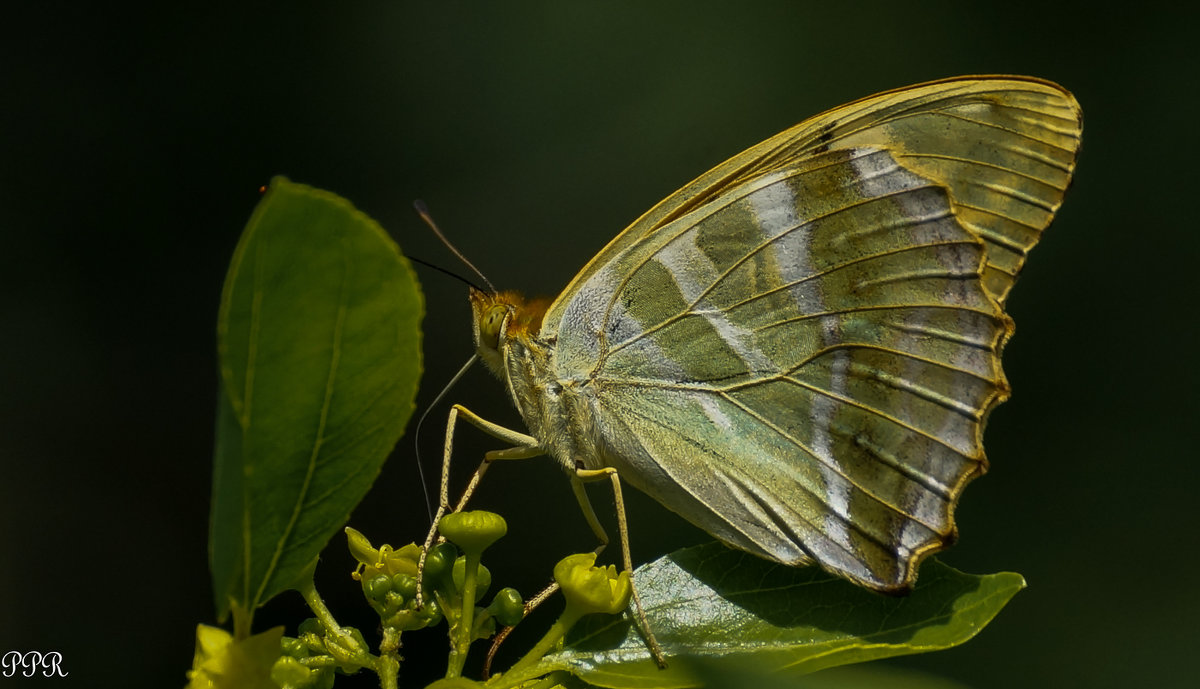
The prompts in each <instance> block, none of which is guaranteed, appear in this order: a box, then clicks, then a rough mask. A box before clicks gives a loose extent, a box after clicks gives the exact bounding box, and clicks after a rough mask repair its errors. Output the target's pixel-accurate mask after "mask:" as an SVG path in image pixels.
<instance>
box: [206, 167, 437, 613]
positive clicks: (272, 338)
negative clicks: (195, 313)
mask: <svg viewBox="0 0 1200 689" xmlns="http://www.w3.org/2000/svg"><path fill="white" fill-rule="evenodd" d="M422 313H423V303H422V297H421V293H420V289H419V287H418V285H417V281H416V277H415V276H414V274H413V271H412V268H411V267H410V266H409V263H408V261H407V259H405V258H404V257H403V256H402V255H401V254H400V250H399V247H397V246H396V244H395V242H393V241H392V240H391V239H390V238H389V237H388V236H387V234H385V233H384V231H383V230H382V229H381V228H380V227H379V225H378V224H376V223H375V222H374V221H373V220H371V219H370V218H368V217H367V216H366V215H364V214H363V213H361V212H359V211H358V210H356V209H355V208H354V207H353V206H351V205H350V203H349V202H347V201H346V200H344V199H342V198H339V197H337V196H335V195H333V194H331V193H329V192H325V191H320V190H317V189H312V188H310V187H306V186H303V185H300V184H293V183H291V182H289V181H288V180H286V179H283V178H276V179H274V180H272V182H271V187H270V190H269V191H267V193H266V195H265V196H264V197H263V199H262V201H261V202H260V203H259V204H258V207H257V208H256V209H255V211H254V213H253V215H252V216H251V217H250V221H249V222H248V223H247V224H246V229H245V231H244V232H243V233H242V237H241V240H240V241H239V242H238V246H237V249H236V251H235V252H234V256H233V260H232V261H231V263H230V265H229V274H228V275H227V276H226V278H225V287H224V291H223V293H222V297H221V309H220V314H219V317H218V323H217V347H218V352H219V355H220V367H221V392H220V395H219V398H218V405H217V442H216V452H215V457H214V469H213V500H212V522H211V531H210V534H209V556H210V562H211V565H212V575H213V589H214V594H215V598H216V606H217V615H218V618H220V619H222V620H223V619H224V618H225V616H226V615H227V613H228V611H229V607H230V603H231V601H232V602H235V603H237V604H239V605H240V606H242V607H243V608H245V609H246V610H249V611H253V610H254V609H255V608H256V607H257V606H259V605H261V604H262V603H264V602H265V601H267V600H268V599H270V598H271V597H272V596H275V595H276V594H278V593H280V592H281V591H284V590H286V589H288V588H294V587H295V586H297V585H299V583H300V582H298V581H297V579H298V577H301V576H302V575H303V573H304V571H305V568H306V567H307V566H309V565H310V564H312V563H313V562H314V560H315V559H316V557H317V555H318V553H319V552H320V551H321V550H322V549H323V548H324V547H325V544H326V543H327V542H328V541H329V538H330V537H331V536H332V535H333V534H334V533H335V532H336V531H337V530H338V529H339V528H340V527H341V526H342V525H343V524H344V523H345V522H346V519H347V518H348V517H349V515H350V512H351V510H353V509H354V507H355V505H357V504H358V502H359V500H361V499H362V497H363V495H364V494H366V492H367V490H368V489H369V488H370V487H371V484H372V483H373V482H374V480H375V477H376V476H378V474H379V470H380V468H381V467H382V466H383V462H384V460H385V459H386V458H387V455H388V453H389V452H390V451H391V449H392V447H393V446H394V445H395V444H396V441H397V440H398V439H399V438H400V435H401V433H403V431H404V426H405V424H406V423H407V422H408V418H409V416H411V414H412V410H413V399H414V396H415V394H416V389H417V381H418V379H419V378H420V374H421V347H420V344H421V342H420V330H419V326H420V320H421V316H422Z"/></svg>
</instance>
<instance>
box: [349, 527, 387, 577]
mask: <svg viewBox="0 0 1200 689" xmlns="http://www.w3.org/2000/svg"><path fill="white" fill-rule="evenodd" d="M346 541H347V543H348V544H349V546H350V554H351V555H353V556H354V559H355V560H358V562H359V563H361V564H364V565H366V566H368V567H370V566H372V565H374V564H376V563H377V562H379V549H378V548H376V547H375V546H373V545H371V542H370V541H368V540H367V537H366V536H364V535H362V534H361V533H360V532H358V531H357V530H355V529H352V528H350V527H348V526H347V527H346Z"/></svg>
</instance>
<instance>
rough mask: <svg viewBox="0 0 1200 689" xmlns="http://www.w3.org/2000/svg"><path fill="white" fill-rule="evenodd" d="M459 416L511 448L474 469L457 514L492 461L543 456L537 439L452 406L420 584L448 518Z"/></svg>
mask: <svg viewBox="0 0 1200 689" xmlns="http://www.w3.org/2000/svg"><path fill="white" fill-rule="evenodd" d="M460 417H461V418H462V420H464V421H466V422H468V423H470V424H471V425H472V426H475V427H476V428H478V429H479V430H481V431H483V432H484V433H487V434H488V435H490V436H492V437H493V438H496V439H498V440H502V441H504V442H506V443H509V444H510V445H512V447H509V448H507V449H504V450H493V451H491V452H488V453H487V454H485V455H484V456H483V461H482V462H481V463H480V464H479V468H478V469H476V470H475V473H474V475H472V476H471V481H470V482H469V483H468V484H467V488H466V490H464V491H463V495H462V498H460V499H459V501H458V505H456V506H455V508H454V511H455V512H458V511H460V510H462V508H463V507H464V506H465V505H466V504H467V500H469V499H470V498H471V495H472V494H473V493H474V492H475V488H476V486H478V485H479V481H480V479H482V478H483V475H484V473H486V472H487V469H488V466H490V465H491V463H492V462H494V461H496V460H500V459H526V458H529V457H537V456H538V455H541V454H544V452H543V450H542V448H541V447H540V446H539V445H538V442H537V439H535V438H534V437H533V436H529V435H525V434H524V433H519V432H517V431H514V430H512V429H511V428H505V427H504V426H501V425H499V424H495V423H492V422H491V421H488V420H487V419H484V418H483V417H481V416H479V415H478V414H476V413H475V412H473V411H471V410H470V409H467V408H466V407H464V406H462V405H458V404H456V405H454V406H453V407H451V408H450V415H449V418H448V419H447V420H446V442H445V445H443V447H442V480H441V487H440V489H439V492H438V509H437V514H436V515H435V516H434V518H433V524H431V525H430V526H429V533H428V534H427V535H426V536H425V545H424V547H422V548H421V557H420V559H419V560H418V561H417V581H420V580H421V578H422V576H423V575H424V574H425V555H426V553H428V552H429V549H430V548H431V547H432V546H433V542H434V540H435V539H436V537H437V525H438V522H439V521H441V519H442V517H443V516H445V515H446V511H447V510H449V509H450V456H451V454H452V453H453V451H454V431H455V428H456V427H457V425H458V420H459V418H460ZM423 603H424V601H423V600H422V595H421V587H420V586H418V587H417V607H421V606H422V605H423Z"/></svg>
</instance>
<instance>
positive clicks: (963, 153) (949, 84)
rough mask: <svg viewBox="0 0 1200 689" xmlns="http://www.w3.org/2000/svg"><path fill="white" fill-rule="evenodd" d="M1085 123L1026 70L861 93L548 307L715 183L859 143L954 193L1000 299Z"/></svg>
mask: <svg viewBox="0 0 1200 689" xmlns="http://www.w3.org/2000/svg"><path fill="white" fill-rule="evenodd" d="M1081 130H1082V120H1081V114H1080V108H1079V104H1078V103H1077V102H1076V101H1075V98H1074V97H1073V96H1071V94H1070V93H1068V92H1067V91H1065V90H1064V89H1063V88H1062V87H1060V86H1058V85H1057V84H1053V83H1050V82H1046V81H1041V80H1037V79H1032V78H1029V77H1010V76H975V77H967V78H955V79H946V80H943V81H935V82H930V83H926V84H919V85H916V86H910V87H907V88H901V89H896V90H894V91H887V92H884V93H879V94H876V95H873V96H868V97H866V98H863V99H861V100H858V101H855V102H853V103H849V104H847V105H843V106H841V107H838V108H835V109H833V110H830V111H827V112H825V113H822V114H820V115H817V116H815V117H811V118H809V119H807V120H805V121H804V122H801V123H800V124H798V125H796V126H794V127H792V128H791V129H788V130H786V131H783V132H780V133H779V134H777V135H775V136H773V137H771V138H770V139H767V140H766V141H763V142H762V143H760V144H758V145H756V146H754V147H753V148H750V149H748V150H746V151H743V152H742V153H739V154H738V155H736V156H734V157H733V158H730V159H729V160H727V161H725V162H724V163H722V164H720V165H718V166H717V167H715V168H713V169H712V170H709V171H708V172H706V173H704V174H703V175H701V176H700V177H698V178H697V179H695V180H693V181H692V182H691V183H689V184H688V185H686V186H685V187H683V188H682V189H680V190H679V191H677V192H675V193H674V194H671V195H670V196H668V197H667V198H666V199H664V200H663V201H661V202H660V203H659V204H658V205H656V206H655V207H654V208H652V209H650V210H649V211H647V212H646V213H645V214H644V215H642V217H640V218H638V219H637V220H636V221H634V223H633V224H632V225H630V226H629V227H628V228H627V229H626V230H625V231H624V232H622V233H621V234H619V235H618V236H617V237H616V238H615V239H613V241H612V242H611V243H609V245H608V246H606V247H605V248H604V250H602V251H601V252H600V253H598V254H597V255H596V256H595V257H594V258H593V259H592V260H591V262H589V263H588V265H587V266H586V267H584V269H583V270H582V271H580V273H579V274H578V275H576V276H575V278H574V279H573V280H572V282H571V284H570V285H568V286H567V288H566V289H565V290H564V291H563V292H562V294H561V295H560V297H559V299H558V301H557V302H556V303H555V305H554V307H551V310H550V313H549V315H550V317H551V318H554V317H555V316H560V315H561V309H562V307H564V306H565V301H566V299H567V298H569V296H570V295H572V294H574V292H575V291H576V290H577V289H578V288H579V286H580V285H582V284H583V282H584V281H586V280H587V279H588V277H590V276H591V274H592V273H593V272H594V271H595V270H597V269H598V268H599V267H601V266H603V265H606V264H607V263H608V262H609V261H610V260H611V259H612V257H613V256H616V255H618V254H620V253H622V252H624V251H625V250H627V249H628V248H629V247H630V246H632V245H634V244H637V242H638V241H640V240H641V238H642V237H644V236H645V235H647V234H649V233H651V232H654V231H655V230H656V229H657V228H659V227H661V226H663V225H665V224H667V223H669V222H671V221H673V220H675V219H677V218H679V217H680V216H682V215H684V214H686V213H688V212H690V211H692V210H694V209H696V208H698V207H699V206H702V205H703V204H705V203H707V202H709V201H711V200H712V199H713V198H715V197H716V196H718V195H719V194H720V193H721V192H722V191H724V190H726V189H730V188H732V187H735V186H737V185H738V184H741V183H743V182H745V181H746V180H749V179H752V178H754V177H756V176H758V175H761V174H764V173H767V172H770V171H771V170H774V169H778V168H780V167H782V166H786V165H787V164H788V163H789V161H795V160H797V159H800V158H804V157H806V156H811V155H814V154H816V153H819V152H822V151H829V150H834V149H839V148H849V147H855V146H874V147H878V148H883V149H886V150H888V151H890V152H891V153H892V154H893V155H894V156H896V158H897V159H898V160H900V161H902V162H903V164H904V165H905V166H906V167H908V168H909V169H912V170H914V171H917V172H919V173H921V174H924V175H925V176H927V177H929V178H930V179H932V180H935V181H937V183H939V184H942V185H944V186H946V187H947V188H948V189H949V190H950V191H951V202H952V203H953V204H954V207H955V211H956V212H957V213H958V214H959V217H960V219H961V222H963V224H964V225H965V226H967V227H968V228H969V229H970V230H971V231H972V232H974V233H975V234H977V235H978V236H979V237H980V238H981V239H983V240H984V241H985V242H986V243H987V244H988V250H989V255H988V275H987V280H986V283H987V286H988V289H989V291H990V292H992V294H993V295H995V296H996V297H997V299H998V300H999V301H1000V302H1001V303H1003V301H1004V299H1005V297H1006V296H1007V294H1008V290H1009V288H1011V286H1012V282H1013V280H1014V279H1015V277H1016V274H1017V272H1018V271H1019V270H1020V268H1021V265H1022V264H1023V263H1024V260H1025V255H1026V254H1027V253H1028V251H1029V250H1030V249H1031V248H1033V245H1034V244H1036V243H1037V241H1038V239H1039V238H1040V235H1041V231H1042V230H1043V229H1045V228H1046V226H1047V225H1049V224H1050V220H1051V218H1052V217H1053V215H1054V213H1055V212H1056V211H1057V210H1058V207H1059V206H1060V205H1061V204H1062V197H1063V192H1064V191H1065V190H1066V187H1067V184H1068V183H1069V182H1070V179H1071V174H1072V173H1073V172H1074V169H1075V156H1076V153H1077V152H1078V150H1079V137H1080V133H1081ZM555 307H558V308H557V309H556V308H555Z"/></svg>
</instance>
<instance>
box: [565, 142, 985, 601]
mask: <svg viewBox="0 0 1200 689" xmlns="http://www.w3.org/2000/svg"><path fill="white" fill-rule="evenodd" d="M985 254H986V251H985V246H984V243H983V242H982V241H981V240H980V239H979V238H978V237H977V236H975V235H974V234H973V233H971V232H970V231H968V230H966V229H965V228H964V227H963V226H962V225H961V224H960V223H959V222H958V220H957V218H956V216H955V213H954V209H953V207H952V205H951V202H950V199H949V194H948V191H947V190H946V188H945V187H943V186H941V185H939V184H936V183H934V182H932V181H930V180H928V179H925V178H923V177H920V176H918V175H916V174H914V173H912V172H911V171H908V170H906V169H905V168H904V167H902V166H901V165H900V164H899V163H898V161H897V160H896V158H895V157H894V156H893V155H892V154H891V153H890V152H888V151H886V150H880V149H871V148H857V149H844V150H833V151H829V152H826V153H820V154H816V155H814V156H812V157H810V158H805V159H803V160H799V161H794V162H793V163H792V164H791V165H787V166H782V167H780V168H779V169H776V170H774V171H773V172H771V173H768V174H766V175H763V176H760V177H759V178H756V179H755V180H751V181H749V182H746V183H744V184H741V185H738V186H736V187H734V188H732V189H730V190H728V191H726V192H725V193H724V194H722V195H720V196H718V197H716V198H714V199H712V200H711V201H710V202H709V203H708V204H706V205H704V206H702V207H700V208H699V209H697V210H695V211H693V212H692V213H690V214H687V215H685V216H683V217H681V218H679V219H677V220H676V221H674V222H671V223H668V224H667V225H664V226H663V227H661V228H659V230H658V231H656V232H654V233H653V234H651V235H648V236H646V237H644V238H643V240H642V241H641V242H640V243H638V244H637V245H636V246H634V247H631V248H630V250H629V251H626V252H625V253H623V254H621V255H618V256H616V257H614V258H613V259H612V260H611V261H610V262H609V263H608V264H607V265H605V266H603V267H601V269H600V270H598V271H596V272H594V273H593V275H592V276H591V277H590V278H589V280H588V281H587V282H586V283H584V284H583V285H582V286H581V289H580V290H579V291H578V292H577V294H576V295H575V297H574V298H573V299H572V300H571V302H570V303H569V304H568V305H567V307H566V310H565V312H564V319H563V326H562V327H561V328H560V333H559V338H558V344H557V354H556V356H557V366H558V370H557V372H556V373H557V375H558V377H559V379H560V380H572V379H574V380H578V381H587V384H588V385H590V386H592V387H591V398H592V399H593V400H594V407H593V412H592V414H593V419H592V422H593V423H594V424H595V427H596V428H597V430H598V432H599V434H600V435H601V436H602V439H603V443H604V445H605V446H606V447H608V448H609V449H610V453H611V456H610V457H609V458H608V461H609V462H610V463H611V464H612V465H613V466H616V467H617V468H618V469H619V470H621V471H622V472H623V473H624V475H625V476H626V477H627V479H628V480H630V481H631V482H633V483H635V484H636V485H639V487H641V488H642V489H643V490H645V491H647V492H648V493H650V494H651V495H652V496H654V497H655V498H657V499H658V500H660V501H661V502H663V503H664V504H666V505H667V506H668V507H671V508H672V509H675V510H676V511H678V512H679V513H680V514H682V515H683V516H685V517H687V518H688V519H690V520H692V521H693V522H695V523H697V524H699V525H700V526H702V527H704V528H706V529H708V530H709V531H710V532H712V533H713V534H714V535H716V536H718V537H719V538H722V540H725V541H726V542H727V543H730V544H731V545H735V546H738V547H742V548H744V549H747V550H750V551H752V552H757V553H759V554H762V555H765V556H767V557H771V558H774V559H777V560H781V561H785V562H800V561H803V560H804V559H805V557H806V556H807V557H811V558H813V559H816V560H817V561H819V562H821V563H822V564H823V565H824V566H826V567H827V568H829V569H832V570H834V571H837V572H839V573H841V574H843V575H845V576H847V577H849V578H851V579H854V580H856V581H859V582H861V583H863V584H865V585H868V586H872V587H874V588H879V589H888V590H899V589H903V588H906V587H907V586H908V585H910V583H911V581H912V577H913V576H914V572H915V566H916V562H917V561H918V560H919V558H920V557H921V556H922V555H924V554H925V553H927V552H931V551H932V550H936V549H938V548H940V547H944V545H945V544H946V543H948V542H949V540H951V539H952V538H953V535H954V525H953V516H952V514H953V508H954V504H955V502H956V500H957V498H958V495H959V494H960V492H961V490H962V487H963V486H964V485H965V483H966V482H967V481H968V480H969V479H970V478H971V477H973V476H975V475H977V474H979V473H981V472H982V471H983V469H984V462H985V460H984V456H983V451H982V448H981V445H980V436H981V432H982V427H983V421H984V417H985V416H986V413H987V411H988V410H989V409H990V407H991V406H992V405H993V404H994V403H995V401H996V400H997V399H999V398H1001V397H1003V396H1004V395H1005V393H1006V385H1005V383H1004V378H1003V374H1002V372H1001V370H1000V366H999V354H1000V349H1001V347H1002V345H1003V340H1004V339H1005V337H1006V335H1007V332H1008V328H1009V325H1008V320H1007V318H1006V317H1005V316H1004V314H1003V312H1002V311H1001V310H1000V308H999V306H998V304H997V303H996V302H995V300H994V299H992V298H991V297H990V296H989V294H988V292H987V291H986V290H985V289H984V286H983V279H982V271H983V266H984V260H985Z"/></svg>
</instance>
